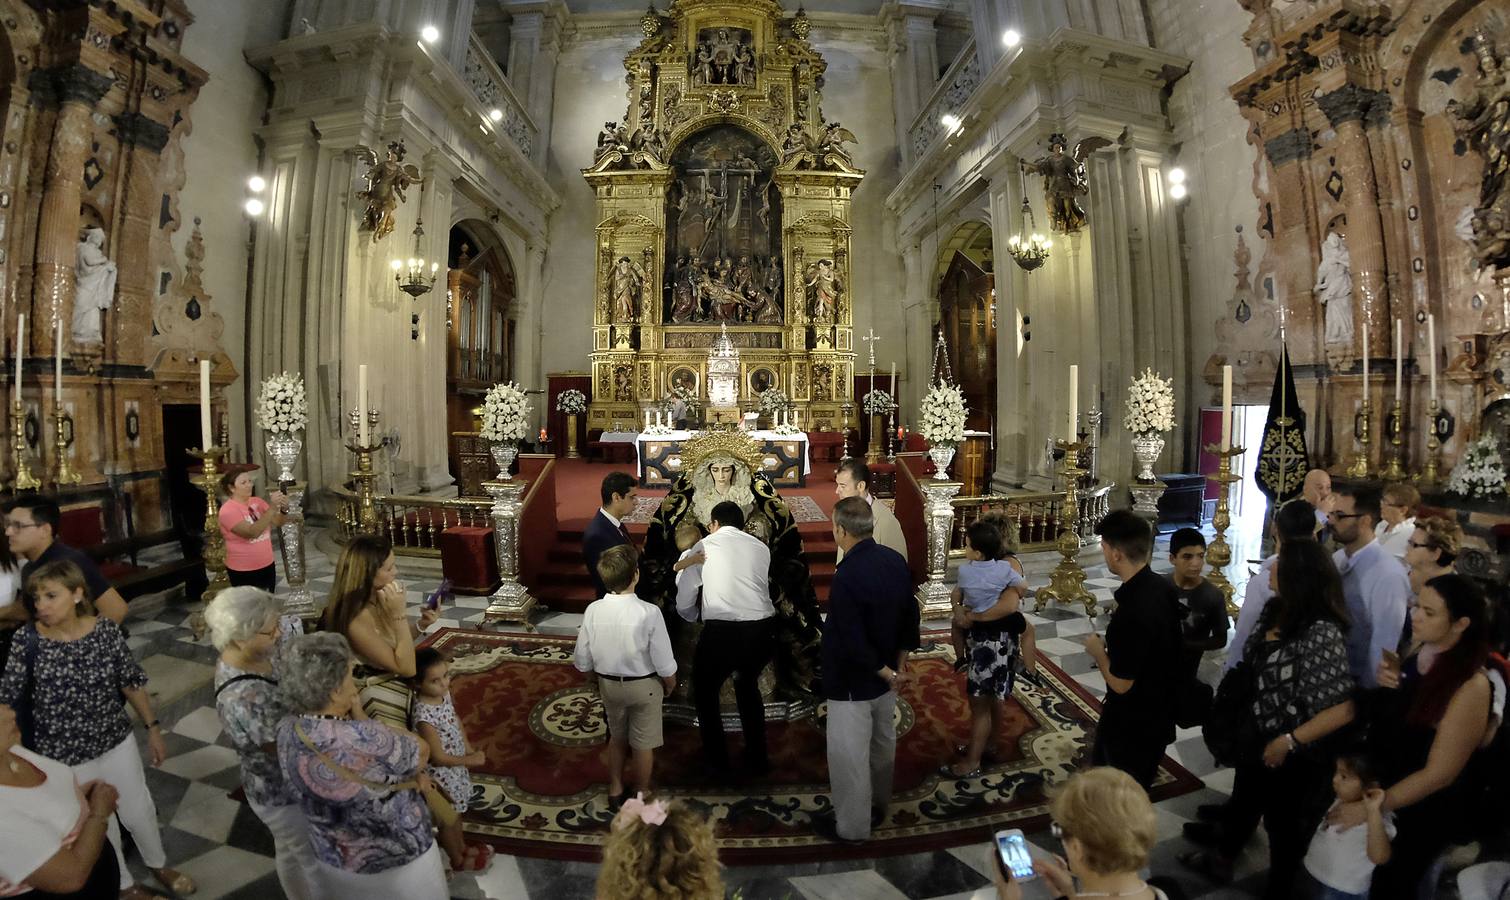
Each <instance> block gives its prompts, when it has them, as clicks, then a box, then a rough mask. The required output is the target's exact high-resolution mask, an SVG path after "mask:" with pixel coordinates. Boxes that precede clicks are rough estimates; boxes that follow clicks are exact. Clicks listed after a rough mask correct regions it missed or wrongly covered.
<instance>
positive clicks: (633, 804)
mask: <svg viewBox="0 0 1510 900" xmlns="http://www.w3.org/2000/svg"><path fill="white" fill-rule="evenodd" d="M722 869H723V867H722V866H720V865H719V864H718V848H717V847H715V846H714V844H713V826H712V825H711V824H709V822H708V820H707V819H705V818H703V817H702V816H701V815H699V814H697V813H695V812H693V811H692V810H691V809H689V808H688V807H686V806H684V805H683V804H681V803H679V802H677V801H671V802H669V803H668V802H665V801H662V800H649V801H647V800H646V799H645V795H644V794H640V795H637V796H635V797H631V798H630V799H628V800H625V801H624V806H623V807H622V808H621V809H620V810H619V814H618V815H617V816H615V817H614V820H613V826H612V830H611V831H610V832H609V834H608V840H607V841H606V842H604V844H603V868H602V869H601V870H599V872H598V889H597V893H596V895H595V896H596V897H597V898H598V900H673V898H674V900H718V898H722V897H723V895H724V884H723V874H722Z"/></svg>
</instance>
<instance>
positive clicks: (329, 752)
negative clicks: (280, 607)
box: [278, 634, 448, 900]
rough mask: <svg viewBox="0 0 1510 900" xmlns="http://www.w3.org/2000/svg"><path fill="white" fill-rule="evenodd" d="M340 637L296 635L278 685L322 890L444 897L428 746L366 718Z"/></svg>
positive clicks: (359, 899)
mask: <svg viewBox="0 0 1510 900" xmlns="http://www.w3.org/2000/svg"><path fill="white" fill-rule="evenodd" d="M351 667H352V656H351V646H350V645H349V644H348V643H346V639H345V638H344V637H342V636H340V635H338V634H313V635H307V636H300V637H296V638H293V639H292V640H291V641H289V643H288V646H287V647H286V648H285V649H284V651H283V655H282V659H281V660H280V661H279V664H278V685H279V688H280V689H281V691H282V692H283V699H284V702H285V703H287V704H288V708H289V712H290V715H289V716H288V718H285V719H284V720H283V721H282V723H281V724H279V726H278V760H279V763H280V764H281V766H282V769H283V777H284V778H285V779H286V780H287V782H288V784H289V785H290V786H291V787H292V788H293V790H294V793H295V794H296V795H297V796H298V798H299V805H300V806H301V807H302V808H303V810H304V816H305V818H306V819H307V820H308V821H309V838H310V843H311V844H312V845H313V846H314V851H315V856H316V858H317V859H318V860H319V863H318V871H317V873H316V877H317V881H318V884H319V887H320V890H319V891H318V895H319V896H321V897H326V898H335V900H346V898H350V900H371V898H376V897H404V898H406V900H444V898H445V897H447V896H448V893H447V891H446V875H445V868H444V866H443V864H442V862H441V854H440V848H439V845H437V844H436V843H435V836H434V835H433V834H432V833H431V831H430V811H429V809H428V808H427V807H426V805H425V800H424V798H423V796H422V795H421V794H420V789H424V788H429V787H432V786H431V785H430V784H429V777H428V776H426V775H424V774H423V770H424V767H425V764H426V763H427V762H429V758H430V749H429V746H428V745H427V744H426V743H425V742H424V741H422V740H420V739H419V738H417V737H415V736H414V735H412V734H409V733H408V732H404V731H399V730H398V729H395V728H390V727H389V726H387V725H384V724H382V723H381V722H377V721H373V720H370V719H367V718H366V717H365V714H363V712H362V705H361V702H360V700H359V699H358V697H357V686H356V681H355V680H354V679H353V678H352V674H351Z"/></svg>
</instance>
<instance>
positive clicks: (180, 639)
mask: <svg viewBox="0 0 1510 900" xmlns="http://www.w3.org/2000/svg"><path fill="white" fill-rule="evenodd" d="M312 531H313V530H312ZM308 546H309V548H310V554H309V556H310V559H309V563H310V566H309V568H310V570H311V572H310V584H311V588H312V590H313V591H314V593H315V595H316V596H317V597H323V596H324V595H325V594H326V593H327V592H328V590H329V588H330V584H331V580H332V576H333V563H332V560H331V559H330V558H328V556H327V555H326V553H322V552H320V551H319V550H317V549H316V548H324V550H325V551H326V552H327V553H328V552H329V551H330V550H331V549H332V548H333V544H331V543H330V541H329V540H328V536H324V535H319V534H313V533H312V534H311V535H310V537H309V540H308ZM1161 549H1162V545H1161ZM1236 555H1237V558H1239V559H1242V558H1244V557H1243V555H1241V554H1236ZM1166 558H1167V553H1163V552H1156V553H1155V559H1156V560H1157V562H1156V563H1155V569H1156V570H1159V571H1167V569H1168V563H1167V562H1166V561H1165V559H1166ZM1057 560H1058V557H1057V555H1056V554H1035V555H1032V556H1029V557H1026V558H1025V560H1024V561H1025V563H1026V567H1027V570H1028V573H1029V583H1030V584H1033V585H1042V584H1045V583H1047V574H1048V572H1049V571H1050V570H1051V569H1052V568H1053V566H1054V565H1055V563H1056V562H1057ZM1083 560H1084V561H1085V562H1086V570H1087V573H1088V575H1089V579H1088V581H1087V586H1088V587H1089V588H1090V590H1091V591H1092V592H1094V594H1095V595H1096V597H1097V598H1098V600H1099V601H1100V602H1101V605H1102V613H1103V614H1102V615H1101V616H1099V617H1098V619H1097V620H1096V623H1095V627H1097V628H1098V629H1101V630H1104V628H1105V624H1106V617H1105V615H1104V611H1105V607H1106V606H1107V604H1108V603H1109V601H1110V599H1111V595H1112V591H1113V590H1115V588H1116V587H1117V585H1118V582H1117V580H1116V579H1115V578H1113V577H1111V575H1110V573H1109V572H1108V571H1107V570H1106V568H1105V567H1104V566H1102V565H1100V564H1099V562H1097V563H1096V564H1094V565H1092V564H1091V561H1092V560H1091V557H1090V556H1086V557H1083ZM279 568H280V570H281V568H282V567H281V565H280V567H279ZM400 570H401V577H402V578H403V579H404V581H405V583H406V585H407V586H408V587H409V588H410V590H409V599H410V603H411V606H412V607H413V608H415V610H416V612H417V608H418V605H419V603H420V601H421V599H422V598H423V593H424V591H425V590H428V589H430V588H431V587H432V586H433V585H434V583H435V582H436V581H438V579H439V571H438V566H437V565H435V564H434V563H429V562H425V561H414V560H407V559H404V560H401V561H400ZM1239 596H1240V595H1239ZM143 601H145V602H138V603H137V604H134V605H133V610H132V618H131V620H130V621H129V625H130V628H131V635H132V636H131V638H130V644H131V646H132V649H133V650H134V651H135V652H136V653H137V654H138V656H139V658H141V659H142V661H143V665H144V667H145V668H146V670H147V672H148V674H149V676H150V677H151V679H152V684H151V685H149V690H153V691H154V692H159V690H160V689H161V693H158V694H157V695H158V696H160V697H162V698H164V699H163V701H162V702H161V703H160V704H159V715H160V717H161V718H162V720H163V721H164V722H165V723H168V728H167V735H166V739H167V742H168V751H169V758H168V760H167V761H166V762H164V763H163V765H162V766H161V767H160V768H157V769H152V768H149V769H148V770H147V779H148V784H149V785H150V786H151V788H152V792H153V796H154V797H155V799H156V801H157V806H158V814H159V817H160V820H161V822H162V828H163V838H164V844H165V846H166V848H167V851H168V859H169V863H170V865H173V866H175V867H177V868H179V869H181V870H183V871H184V872H187V873H188V874H190V875H191V876H193V877H194V878H195V880H196V881H198V882H199V885H200V889H199V892H198V893H197V894H196V895H195V897H196V898H202V900H218V898H259V900H262V898H272V897H279V896H282V894H281V891H280V890H279V889H278V883H277V878H276V875H275V874H274V870H273V862H272V858H271V854H272V844H271V840H270V838H269V836H268V833H267V831H266V829H264V828H263V826H262V824H261V822H260V821H259V820H258V819H257V817H256V816H255V815H254V814H253V813H252V811H251V809H250V808H249V807H247V806H246V805H245V804H244V803H238V802H236V801H234V800H232V799H230V797H229V796H228V793H229V792H231V791H233V790H234V789H235V788H236V787H237V786H238V785H239V783H240V775H239V771H238V769H237V765H236V755H235V753H234V752H233V751H232V750H231V749H230V747H229V741H228V740H227V739H226V737H225V735H224V734H223V733H222V731H221V728H220V723H219V720H218V718H217V717H216V714H215V708H214V706H213V696H212V690H211V685H210V678H211V674H212V672H213V666H214V660H215V652H214V649H213V648H212V647H211V646H210V645H209V642H208V639H205V640H202V641H198V642H196V641H195V640H194V637H193V634H192V632H191V631H190V629H189V628H188V618H189V610H188V609H186V608H184V607H183V606H181V605H175V604H172V603H166V602H156V603H154V602H152V601H151V600H150V599H149V598H143ZM486 606H487V601H486V599H485V598H480V597H457V598H456V603H455V605H454V606H452V607H450V608H449V609H447V610H444V611H443V613H442V617H441V620H440V622H439V623H438V624H437V626H436V627H448V626H449V627H462V628H468V627H470V628H478V627H481V623H482V618H483V611H484V609H485V608H486ZM581 618H582V617H581V616H580V615H573V614H563V613H551V612H545V613H543V614H541V615H539V616H538V617H537V618H536V621H535V625H536V627H537V628H538V629H539V630H540V631H541V632H544V633H547V634H575V633H576V630H577V628H578V626H579V625H580V623H581ZM1029 618H1030V619H1031V620H1032V621H1033V622H1034V623H1035V625H1036V626H1037V633H1038V647H1039V649H1040V651H1041V652H1043V653H1044V654H1045V655H1046V656H1047V657H1048V658H1049V659H1050V660H1052V661H1053V662H1054V663H1055V664H1056V665H1058V666H1059V667H1060V668H1062V669H1063V670H1064V671H1065V672H1066V673H1068V674H1070V675H1071V676H1073V677H1074V678H1075V680H1076V681H1078V682H1079V683H1081V684H1082V685H1084V686H1085V687H1086V688H1087V689H1089V690H1090V692H1091V693H1092V694H1094V695H1096V696H1097V697H1101V696H1103V695H1104V694H1105V690H1106V685H1105V683H1104V682H1103V681H1102V679H1101V676H1100V674H1099V673H1098V672H1096V670H1095V666H1094V665H1093V664H1092V663H1091V661H1090V658H1089V656H1087V655H1086V653H1085V651H1084V649H1083V647H1082V646H1081V641H1082V640H1083V638H1084V635H1085V634H1086V633H1087V632H1089V631H1090V629H1091V628H1092V623H1091V621H1090V620H1088V619H1087V618H1086V616H1085V614H1084V611H1083V610H1082V609H1080V608H1079V607H1076V608H1074V609H1071V608H1059V607H1051V608H1047V609H1044V610H1042V611H1040V612H1038V613H1035V614H1031V615H1030V617H1029ZM169 686H171V687H169ZM1169 755H1170V756H1171V757H1173V758H1174V759H1175V760H1176V761H1178V762H1179V763H1180V764H1182V765H1183V766H1185V767H1186V768H1187V769H1189V770H1190V771H1191V772H1192V773H1194V774H1195V775H1197V776H1199V777H1201V778H1202V779H1203V780H1204V781H1205V784H1206V788H1205V789H1204V790H1200V791H1197V792H1194V793H1191V794H1187V795H1185V796H1182V797H1178V798H1175V799H1172V800H1168V801H1165V802H1163V803H1160V804H1159V805H1158V807H1157V809H1158V816H1159V838H1160V843H1159V845H1158V847H1157V848H1156V849H1155V852H1154V855H1153V860H1152V865H1151V869H1152V871H1153V872H1154V873H1155V874H1159V875H1167V876H1175V877H1177V878H1178V879H1179V880H1180V881H1181V883H1182V885H1183V886H1184V887H1185V888H1186V890H1187V892H1188V893H1189V895H1190V896H1192V897H1202V898H1227V897H1247V896H1255V895H1256V889H1257V888H1258V887H1260V886H1261V882H1262V878H1261V875H1262V866H1263V865H1264V862H1265V860H1266V859H1267V851H1266V849H1265V847H1264V843H1263V837H1262V834H1260V835H1259V836H1258V837H1257V838H1256V839H1255V841H1254V842H1253V843H1252V844H1251V845H1250V846H1249V848H1248V851H1247V853H1246V855H1245V856H1244V857H1243V859H1242V860H1241V861H1240V863H1239V866H1238V869H1237V874H1238V880H1237V882H1236V883H1235V884H1234V885H1232V886H1230V887H1227V888H1223V889H1219V890H1217V889H1213V888H1212V887H1211V885H1209V884H1206V883H1204V882H1202V881H1200V880H1199V879H1198V878H1196V877H1194V876H1191V875H1188V874H1187V873H1185V872H1183V870H1181V869H1180V867H1179V866H1178V864H1177V863H1176V862H1175V859H1174V857H1175V855H1176V854H1177V853H1179V852H1181V851H1182V850H1185V849H1187V848H1188V846H1189V845H1187V844H1186V843H1185V841H1184V840H1183V839H1182V838H1181V836H1180V826H1181V825H1183V824H1184V823H1185V822H1186V821H1190V820H1192V819H1194V817H1195V809H1196V806H1197V805H1198V804H1201V803H1214V802H1220V801H1221V800H1222V799H1224V798H1225V797H1226V795H1227V793H1228V792H1229V791H1230V789H1231V785H1232V773H1231V772H1230V770H1219V769H1217V768H1216V766H1215V765H1214V764H1213V762H1212V760H1211V757H1210V755H1209V754H1207V752H1206V750H1205V747H1204V745H1203V744H1202V743H1201V738H1200V735H1199V733H1198V732H1196V731H1182V732H1181V733H1180V734H1179V736H1178V739H1177V740H1176V742H1175V743H1174V744H1173V745H1172V746H1171V747H1170V748H1169ZM1029 839H1030V840H1031V841H1033V842H1035V843H1036V844H1037V845H1039V846H1041V847H1043V848H1044V849H1046V850H1051V851H1057V849H1058V848H1057V847H1056V846H1055V845H1054V842H1053V840H1052V838H1050V837H1049V836H1048V834H1047V833H1046V832H1043V833H1038V834H1031V835H1029ZM130 858H131V860H132V869H133V871H135V872H136V874H137V875H138V877H139V878H143V877H144V876H145V875H146V872H145V870H144V869H143V868H142V867H141V864H140V863H139V862H138V861H137V860H136V858H135V856H134V854H132V855H131V856H130ZM988 865H989V862H988V856H987V850H986V848H985V846H984V845H981V846H967V847H960V848H955V849H952V850H948V851H937V852H927V853H918V854H913V855H909V856H899V857H890V858H885V859H874V860H853V861H842V862H839V861H836V862H822V863H810V864H798V865H789V866H780V867H739V868H733V869H729V870H727V872H726V882H727V884H728V887H729V889H730V892H731V893H732V892H733V891H734V890H735V889H736V888H738V889H742V890H743V897H744V898H745V900H764V898H793V900H801V898H807V900H819V898H823V900H827V898H835V900H837V898H843V900H872V898H873V900H901V898H930V900H945V898H951V900H960V898H976V900H986V898H989V897H992V896H994V893H993V891H992V890H991V887H990V870H989V868H987V866H988ZM596 876H597V866H595V865H592V864H588V863H579V862H559V861H554V860H543V859H532V858H526V857H505V856H499V857H498V858H497V859H496V861H495V863H494V865H493V868H492V869H491V870H490V871H489V872H487V873H485V874H484V875H482V876H470V875H465V876H457V877H456V878H455V879H453V880H452V882H451V891H452V894H453V896H455V897H461V898H472V897H499V898H509V900H527V898H545V897H549V898H551V900H575V898H589V897H591V896H592V893H593V885H594V882H595V879H596Z"/></svg>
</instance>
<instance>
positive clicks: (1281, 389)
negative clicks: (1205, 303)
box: [1257, 345, 1310, 506]
mask: <svg viewBox="0 0 1510 900" xmlns="http://www.w3.org/2000/svg"><path fill="white" fill-rule="evenodd" d="M1309 468H1310V462H1309V459H1308V458H1307V454H1306V414H1305V410H1303V409H1301V408H1300V396H1299V395H1298V394H1297V393H1296V392H1295V373H1294V371H1293V370H1292V369H1291V368H1290V348H1289V347H1288V346H1287V345H1281V347H1280V354H1279V371H1278V372H1275V373H1274V390H1273V392H1272V393H1271V394H1270V396H1269V418H1268V420H1267V421H1265V422H1264V440H1263V443H1262V444H1261V445H1260V447H1259V451H1258V472H1257V477H1258V489H1259V490H1261V491H1263V492H1264V496H1266V497H1268V498H1269V502H1270V504H1272V505H1275V506H1278V505H1279V504H1281V503H1284V502H1285V501H1286V500H1289V499H1291V498H1292V497H1296V496H1299V494H1300V488H1301V485H1302V484H1303V483H1304V482H1305V477H1306V470H1307V469H1309Z"/></svg>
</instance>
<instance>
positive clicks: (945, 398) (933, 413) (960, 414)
mask: <svg viewBox="0 0 1510 900" xmlns="http://www.w3.org/2000/svg"><path fill="white" fill-rule="evenodd" d="M918 415H919V418H920V420H921V421H920V423H919V424H918V432H919V433H920V434H922V435H923V438H924V440H926V441H928V443H930V444H933V445H934V446H937V447H953V446H954V445H956V444H958V443H960V442H961V441H963V440H964V439H965V416H966V415H967V411H966V409H965V395H964V392H963V391H961V390H960V389H959V386H958V385H954V384H949V383H947V382H944V381H939V382H935V383H934V385H933V387H931V388H929V389H928V395H927V396H926V397H924V398H923V403H922V405H921V406H920V407H919V409H918Z"/></svg>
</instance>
